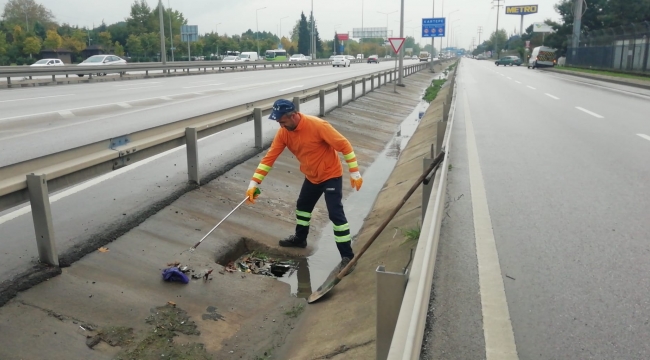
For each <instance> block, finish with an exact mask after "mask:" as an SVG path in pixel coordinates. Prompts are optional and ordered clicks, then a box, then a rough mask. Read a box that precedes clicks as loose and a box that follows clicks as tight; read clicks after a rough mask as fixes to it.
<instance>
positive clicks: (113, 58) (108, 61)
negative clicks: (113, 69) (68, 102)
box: [77, 55, 126, 77]
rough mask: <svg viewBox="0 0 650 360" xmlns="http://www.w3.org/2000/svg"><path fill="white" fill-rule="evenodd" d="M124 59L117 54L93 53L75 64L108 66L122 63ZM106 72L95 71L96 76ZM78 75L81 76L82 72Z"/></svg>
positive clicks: (124, 61) (124, 62)
mask: <svg viewBox="0 0 650 360" xmlns="http://www.w3.org/2000/svg"><path fill="white" fill-rule="evenodd" d="M124 64H126V60H124V59H122V58H121V57H119V56H117V55H93V56H91V57H89V58H88V59H86V60H84V61H83V62H81V63H79V64H78V65H77V66H108V65H124ZM106 74H107V73H106V72H100V73H97V76H100V75H104V76H106ZM78 75H79V76H80V77H83V74H78Z"/></svg>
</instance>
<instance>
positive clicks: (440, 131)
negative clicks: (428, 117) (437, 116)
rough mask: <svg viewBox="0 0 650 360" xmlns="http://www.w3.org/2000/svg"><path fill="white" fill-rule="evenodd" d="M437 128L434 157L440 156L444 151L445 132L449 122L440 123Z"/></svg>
mask: <svg viewBox="0 0 650 360" xmlns="http://www.w3.org/2000/svg"><path fill="white" fill-rule="evenodd" d="M436 128H437V129H436V151H435V153H434V154H433V157H436V156H438V154H440V150H442V142H443V141H445V131H447V122H446V121H442V120H440V121H438V123H437V124H436Z"/></svg>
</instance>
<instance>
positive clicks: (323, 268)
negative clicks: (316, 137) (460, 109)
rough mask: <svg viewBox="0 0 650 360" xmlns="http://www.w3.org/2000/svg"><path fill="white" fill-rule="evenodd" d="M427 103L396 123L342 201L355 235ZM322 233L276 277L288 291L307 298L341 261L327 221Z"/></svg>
mask: <svg viewBox="0 0 650 360" xmlns="http://www.w3.org/2000/svg"><path fill="white" fill-rule="evenodd" d="M428 106H429V104H427V103H426V102H425V101H421V102H420V103H419V104H418V105H417V106H416V107H415V109H414V110H413V112H412V113H411V114H409V115H408V116H407V117H406V118H405V119H404V121H402V123H401V125H400V130H399V131H398V132H397V134H395V136H394V137H393V139H392V140H391V141H390V142H389V143H388V145H387V146H386V148H384V150H383V151H382V152H381V153H380V154H379V156H378V157H377V159H375V161H374V162H373V163H372V165H370V166H369V167H368V168H367V169H366V171H365V172H364V173H363V188H362V190H361V191H359V192H356V191H355V192H353V193H351V195H350V196H349V197H348V198H347V199H345V200H344V201H343V206H344V208H345V215H346V217H347V219H348V222H349V223H350V233H351V234H352V236H353V237H354V236H356V235H357V234H358V233H359V230H360V229H361V226H362V225H363V221H364V219H365V218H366V216H368V213H369V212H370V210H371V209H372V207H373V205H374V203H375V199H376V198H377V195H378V194H379V192H380V191H381V189H382V187H383V186H384V183H385V182H386V180H388V177H389V176H390V174H391V172H392V171H393V169H394V168H395V164H396V163H397V159H398V158H399V154H400V153H401V149H404V148H406V144H407V143H408V141H409V140H410V139H411V135H413V133H414V132H415V130H416V129H417V126H418V125H419V123H420V113H421V112H424V111H425V110H426V109H427V107H428ZM322 234H323V235H322V236H321V237H320V238H319V239H318V240H317V241H318V243H317V244H318V249H317V250H316V252H315V253H314V254H313V255H312V256H310V257H308V258H307V259H301V260H299V261H298V269H297V271H295V272H293V273H291V274H289V275H288V276H285V277H281V278H278V280H280V281H282V282H285V283H287V284H289V285H290V286H291V294H292V295H294V296H297V297H299V298H307V297H309V295H310V294H311V293H312V291H313V290H312V289H317V288H318V287H319V286H321V285H322V284H323V283H324V282H325V280H326V279H327V276H328V275H329V274H330V272H331V271H332V269H334V267H335V266H336V265H337V264H338V263H339V262H340V261H341V255H340V254H339V252H338V249H337V248H336V243H335V242H334V234H333V232H332V226H331V224H328V225H327V226H325V228H324V229H323V231H322Z"/></svg>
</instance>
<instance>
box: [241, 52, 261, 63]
mask: <svg viewBox="0 0 650 360" xmlns="http://www.w3.org/2000/svg"><path fill="white" fill-rule="evenodd" d="M239 57H240V58H241V59H242V60H244V61H257V60H259V59H260V57H259V56H258V55H257V53H256V52H243V53H241V54H239Z"/></svg>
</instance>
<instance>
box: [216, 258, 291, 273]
mask: <svg viewBox="0 0 650 360" xmlns="http://www.w3.org/2000/svg"><path fill="white" fill-rule="evenodd" d="M297 266H298V264H296V262H295V261H293V260H281V259H275V258H272V257H270V256H269V255H267V254H264V253H261V252H253V253H251V254H246V255H243V256H242V257H240V258H239V259H237V260H235V261H231V262H230V263H228V265H226V271H228V272H231V273H232V272H235V271H240V272H245V273H250V274H255V275H264V276H271V277H282V276H284V275H289V276H290V275H291V274H293V272H294V271H296V268H297Z"/></svg>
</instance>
